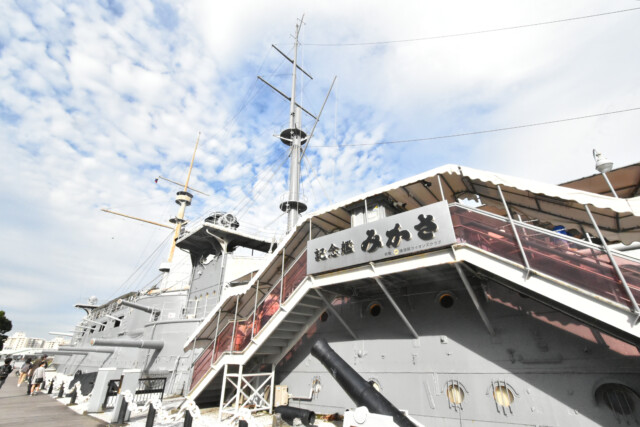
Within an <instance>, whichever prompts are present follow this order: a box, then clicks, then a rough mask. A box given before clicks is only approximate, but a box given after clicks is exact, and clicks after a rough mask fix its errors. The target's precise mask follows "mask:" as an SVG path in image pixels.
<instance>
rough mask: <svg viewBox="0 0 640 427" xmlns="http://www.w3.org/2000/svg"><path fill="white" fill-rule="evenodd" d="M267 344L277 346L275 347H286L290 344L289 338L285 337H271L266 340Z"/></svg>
mask: <svg viewBox="0 0 640 427" xmlns="http://www.w3.org/2000/svg"><path fill="white" fill-rule="evenodd" d="M265 344H266V345H270V346H275V347H284V346H286V345H287V344H289V340H288V339H284V338H273V337H269V339H268V340H267V341H266V342H265Z"/></svg>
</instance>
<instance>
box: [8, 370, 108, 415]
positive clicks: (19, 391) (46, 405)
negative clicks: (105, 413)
mask: <svg viewBox="0 0 640 427" xmlns="http://www.w3.org/2000/svg"><path fill="white" fill-rule="evenodd" d="M17 383H18V379H17V377H16V376H15V375H13V373H12V374H11V375H9V377H8V378H7V381H6V382H5V383H4V385H3V386H2V388H1V389H0V426H18V425H34V426H35V425H37V426H40V427H58V426H64V427H95V426H104V425H105V424H104V423H102V422H100V421H98V420H96V419H94V418H91V417H89V416H87V415H79V414H76V413H75V412H73V411H72V410H71V409H69V408H67V407H66V406H65V405H63V404H61V403H60V402H58V401H57V400H55V399H53V398H52V397H51V396H49V395H46V394H42V393H40V394H38V395H37V396H27V388H26V386H22V387H20V388H18V387H16V384H17Z"/></svg>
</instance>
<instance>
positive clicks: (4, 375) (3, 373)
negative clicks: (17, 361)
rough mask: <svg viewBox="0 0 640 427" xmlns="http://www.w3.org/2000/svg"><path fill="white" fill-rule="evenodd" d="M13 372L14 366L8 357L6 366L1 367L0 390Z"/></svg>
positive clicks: (5, 361)
mask: <svg viewBox="0 0 640 427" xmlns="http://www.w3.org/2000/svg"><path fill="white" fill-rule="evenodd" d="M11 371H13V366H11V358H9V357H7V358H6V359H4V365H2V366H0V388H2V386H3V385H4V382H5V381H6V380H7V377H8V376H9V374H10V373H11Z"/></svg>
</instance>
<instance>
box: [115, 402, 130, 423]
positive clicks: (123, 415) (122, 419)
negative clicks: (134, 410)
mask: <svg viewBox="0 0 640 427" xmlns="http://www.w3.org/2000/svg"><path fill="white" fill-rule="evenodd" d="M128 407H129V404H128V403H127V401H126V400H124V399H122V405H120V412H118V421H116V423H117V424H124V422H125V418H126V417H127V408H128Z"/></svg>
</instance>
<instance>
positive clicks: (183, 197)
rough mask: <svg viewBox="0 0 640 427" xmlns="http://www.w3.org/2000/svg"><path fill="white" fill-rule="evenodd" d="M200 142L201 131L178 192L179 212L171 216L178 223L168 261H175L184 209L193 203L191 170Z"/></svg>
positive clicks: (173, 221)
mask: <svg viewBox="0 0 640 427" xmlns="http://www.w3.org/2000/svg"><path fill="white" fill-rule="evenodd" d="M199 142H200V132H198V139H197V140H196V148H194V149H193V156H191V164H190V165H189V173H188V174H187V181H186V182H185V183H184V189H183V190H182V191H178V192H177V193H176V203H177V204H178V206H179V208H178V214H177V215H176V217H175V218H171V219H170V220H169V222H172V223H174V224H175V225H176V228H175V232H174V233H173V240H172V241H171V250H170V251H169V259H167V263H170V262H171V261H173V253H174V252H175V250H176V240H177V239H178V237H180V231H181V230H182V224H184V222H185V221H184V211H185V209H186V208H187V206H189V205H191V200H193V194H191V193H189V192H188V191H187V189H188V188H189V179H190V178H191V170H192V169H193V161H194V160H195V158H196V151H197V150H198V143H199Z"/></svg>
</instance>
